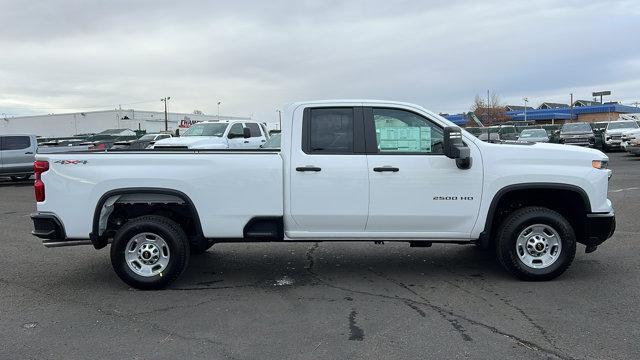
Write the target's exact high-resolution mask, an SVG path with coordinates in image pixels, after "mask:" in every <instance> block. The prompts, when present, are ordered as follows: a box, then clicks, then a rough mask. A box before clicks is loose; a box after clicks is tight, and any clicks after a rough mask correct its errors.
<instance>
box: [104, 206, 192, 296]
mask: <svg viewBox="0 0 640 360" xmlns="http://www.w3.org/2000/svg"><path fill="white" fill-rule="evenodd" d="M150 223H151V224H157V225H160V226H163V227H166V228H168V230H169V231H168V232H170V233H171V235H172V236H173V237H174V239H175V240H176V242H177V244H178V246H179V247H181V249H178V251H179V253H177V254H172V257H174V259H173V260H174V261H178V262H177V263H174V265H173V266H174V267H175V268H176V269H178V270H177V271H172V272H169V273H168V274H166V276H162V278H161V279H160V280H159V281H156V282H144V283H143V282H139V281H136V280H135V279H132V278H131V277H130V276H129V275H128V274H127V273H125V272H123V271H122V269H121V268H120V265H121V264H120V263H119V261H121V260H122V259H118V256H117V255H116V254H115V253H116V249H117V247H116V246H114V244H111V265H112V266H113V268H114V270H115V271H116V274H117V275H118V277H120V279H122V280H123V281H124V282H125V283H127V284H128V285H130V286H132V287H134V288H136V289H140V290H160V289H164V288H165V287H167V286H168V285H169V284H171V283H172V282H174V281H175V280H176V279H177V278H178V277H180V275H181V274H182V272H184V270H185V269H186V267H187V264H188V263H189V253H190V250H189V241H188V239H187V235H186V234H185V233H184V231H183V230H182V228H181V227H180V225H179V224H178V223H176V222H175V221H173V220H171V219H168V218H166V217H164V216H158V215H143V216H140V217H137V218H134V219H131V220H129V221H128V222H127V223H125V224H124V225H123V226H122V227H121V228H120V229H118V231H117V232H116V235H115V236H114V243H115V241H117V240H116V239H119V235H121V234H123V233H126V232H128V231H130V230H131V229H133V228H135V227H136V226H141V225H145V224H150ZM165 230H166V229H165ZM123 241H124V240H123Z"/></svg>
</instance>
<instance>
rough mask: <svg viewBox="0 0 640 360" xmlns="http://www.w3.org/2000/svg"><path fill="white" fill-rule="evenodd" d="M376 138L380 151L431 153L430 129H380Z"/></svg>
mask: <svg viewBox="0 0 640 360" xmlns="http://www.w3.org/2000/svg"><path fill="white" fill-rule="evenodd" d="M376 137H377V140H378V148H379V149H380V151H401V152H430V151H431V127H407V126H402V127H395V126H392V127H381V128H377V129H376Z"/></svg>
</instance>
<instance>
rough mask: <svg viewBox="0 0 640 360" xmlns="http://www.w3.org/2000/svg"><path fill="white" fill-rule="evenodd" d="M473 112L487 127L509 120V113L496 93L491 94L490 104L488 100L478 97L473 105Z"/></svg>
mask: <svg viewBox="0 0 640 360" xmlns="http://www.w3.org/2000/svg"><path fill="white" fill-rule="evenodd" d="M471 111H472V112H473V113H474V114H475V115H476V116H477V117H478V119H480V121H482V123H483V124H485V125H493V124H496V123H502V122H505V121H507V120H509V118H508V117H507V111H506V109H505V107H504V105H502V104H501V102H500V97H499V96H498V94H496V93H494V92H492V93H490V94H489V100H488V102H487V99H485V98H483V97H481V96H480V95H476V97H475V99H474V100H473V105H471Z"/></svg>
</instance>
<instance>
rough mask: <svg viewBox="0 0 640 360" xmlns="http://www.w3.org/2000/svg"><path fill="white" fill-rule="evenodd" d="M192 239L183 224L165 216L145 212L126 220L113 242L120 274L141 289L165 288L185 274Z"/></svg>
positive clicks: (114, 265)
mask: <svg viewBox="0 0 640 360" xmlns="http://www.w3.org/2000/svg"><path fill="white" fill-rule="evenodd" d="M188 261H189V242H188V240H187V236H186V235H185V233H184V231H183V230H182V228H180V225H178V224H177V223H176V222H174V221H172V220H170V219H167V218H165V217H162V216H155V215H149V216H141V217H138V218H135V219H133V220H130V221H128V222H127V223H126V224H124V225H123V226H122V227H121V228H120V229H119V230H118V231H117V232H116V234H115V236H114V238H113V243H112V244H111V265H112V266H113V269H114V270H115V272H116V274H118V277H120V279H122V281H124V282H125V283H127V284H129V285H130V286H132V287H134V288H136V289H141V290H157V289H163V288H165V287H167V286H168V285H169V284H171V283H172V282H173V281H174V280H176V279H177V278H178V276H180V274H182V272H183V271H184V269H185V268H186V267H187V263H188Z"/></svg>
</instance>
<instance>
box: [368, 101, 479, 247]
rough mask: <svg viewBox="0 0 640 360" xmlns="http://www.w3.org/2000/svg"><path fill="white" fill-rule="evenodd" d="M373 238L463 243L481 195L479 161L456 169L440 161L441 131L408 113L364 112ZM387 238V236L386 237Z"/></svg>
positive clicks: (451, 163) (474, 152)
mask: <svg viewBox="0 0 640 360" xmlns="http://www.w3.org/2000/svg"><path fill="white" fill-rule="evenodd" d="M364 114H365V115H364V118H365V132H366V134H367V136H366V142H367V153H368V154H367V160H368V170H369V197H370V202H369V219H368V221H367V227H366V231H367V232H370V233H372V236H380V237H397V238H404V237H407V238H412V237H414V238H441V239H442V238H468V236H469V235H470V233H471V230H472V228H473V226H474V224H475V221H476V218H477V216H478V211H479V207H480V196H481V191H482V176H483V173H482V161H481V159H480V154H479V151H478V149H477V148H475V147H474V146H473V144H470V148H471V156H472V158H473V165H472V167H471V168H470V169H468V170H461V169H458V168H457V166H456V163H455V161H454V160H452V159H449V158H447V157H446V156H445V155H443V146H442V140H443V127H442V126H440V125H439V124H438V123H436V122H434V121H432V120H430V119H428V118H427V117H426V116H424V115H421V114H420V113H418V112H414V111H411V110H409V109H407V110H405V109H396V108H375V107H374V108H368V107H365V108H364ZM385 234H386V235H385Z"/></svg>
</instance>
